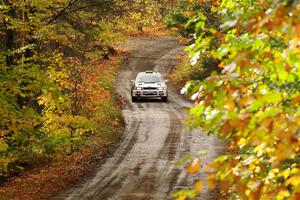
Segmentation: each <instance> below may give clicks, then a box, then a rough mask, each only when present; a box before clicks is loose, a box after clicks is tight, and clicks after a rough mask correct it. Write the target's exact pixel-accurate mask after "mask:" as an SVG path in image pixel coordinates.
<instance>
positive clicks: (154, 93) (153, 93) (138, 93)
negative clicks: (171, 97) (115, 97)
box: [131, 90, 168, 98]
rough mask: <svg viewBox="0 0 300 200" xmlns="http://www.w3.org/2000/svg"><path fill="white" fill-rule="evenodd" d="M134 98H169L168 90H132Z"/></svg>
mask: <svg viewBox="0 0 300 200" xmlns="http://www.w3.org/2000/svg"><path fill="white" fill-rule="evenodd" d="M131 96H132V97H140V98H154V97H166V96H168V92H167V90H132V92H131Z"/></svg>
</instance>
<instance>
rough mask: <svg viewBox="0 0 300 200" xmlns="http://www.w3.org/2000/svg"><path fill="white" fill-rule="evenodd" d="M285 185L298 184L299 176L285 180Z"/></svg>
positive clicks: (299, 181) (299, 183)
mask: <svg viewBox="0 0 300 200" xmlns="http://www.w3.org/2000/svg"><path fill="white" fill-rule="evenodd" d="M286 185H293V186H296V185H300V176H293V177H291V178H289V179H288V180H287V181H286Z"/></svg>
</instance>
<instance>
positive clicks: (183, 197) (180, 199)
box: [176, 196, 186, 200]
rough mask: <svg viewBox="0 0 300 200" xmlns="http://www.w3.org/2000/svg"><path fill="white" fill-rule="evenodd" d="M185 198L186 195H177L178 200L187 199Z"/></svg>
mask: <svg viewBox="0 0 300 200" xmlns="http://www.w3.org/2000/svg"><path fill="white" fill-rule="evenodd" d="M185 199H186V196H179V197H177V199H176V200H185Z"/></svg>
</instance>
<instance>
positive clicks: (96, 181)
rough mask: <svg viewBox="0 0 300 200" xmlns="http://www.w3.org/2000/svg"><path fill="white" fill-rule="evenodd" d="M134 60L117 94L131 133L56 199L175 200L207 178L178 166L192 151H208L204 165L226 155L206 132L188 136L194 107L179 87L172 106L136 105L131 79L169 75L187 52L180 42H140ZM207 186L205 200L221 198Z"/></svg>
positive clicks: (134, 45)
mask: <svg viewBox="0 0 300 200" xmlns="http://www.w3.org/2000/svg"><path fill="white" fill-rule="evenodd" d="M125 47H126V48H128V50H129V51H131V52H132V53H133V57H132V58H131V59H130V60H129V62H128V64H126V66H124V67H123V69H122V70H121V71H120V73H119V81H118V83H117V86H116V87H117V91H118V92H119V94H120V95H122V96H124V97H125V98H126V99H127V101H128V102H127V105H126V108H124V110H123V112H124V117H125V120H126V130H125V133H124V138H123V141H122V142H121V143H120V145H119V147H118V149H117V150H116V152H115V153H114V155H113V156H112V157H111V158H109V159H108V160H107V161H106V162H105V163H104V164H102V165H101V166H99V168H98V169H96V170H95V172H94V174H92V175H91V176H88V177H87V178H86V179H85V180H82V181H80V182H79V183H78V184H77V185H74V186H72V187H70V188H69V189H67V190H65V191H63V192H62V193H60V194H58V195H57V196H56V197H54V199H80V200H82V199H99V200H150V199H155V200H156V199H157V200H162V199H171V198H170V195H171V193H172V192H173V191H176V190H178V189H183V188H187V187H188V186H190V185H191V183H193V182H195V180H197V179H198V178H201V179H205V175H204V174H202V175H201V174H200V176H199V175H198V176H195V177H191V176H188V175H187V174H186V172H185V171H184V170H182V168H181V167H175V166H174V165H173V162H174V161H176V160H178V159H180V158H181V157H182V156H184V155H185V154H187V153H189V152H197V151H199V150H206V151H207V155H206V156H204V157H203V159H202V160H203V163H204V164H205V163H207V162H209V161H211V160H212V159H213V158H214V157H216V156H217V155H218V154H219V153H221V152H222V146H223V145H222V143H221V141H219V140H218V139H216V138H215V137H213V136H209V137H208V136H207V135H206V134H204V133H201V131H200V130H195V131H192V132H190V131H186V130H185V125H184V122H183V120H184V119H185V116H186V110H187V108H190V107H192V104H191V103H190V102H188V101H186V100H185V99H184V98H182V97H181V96H180V95H178V94H177V93H176V92H175V90H174V89H173V88H170V91H169V101H168V102H167V103H164V102H160V101H143V102H138V103H131V101H130V86H129V80H131V79H134V77H135V75H136V73H137V72H139V71H144V70H155V71H159V72H161V73H162V74H163V75H164V76H166V75H167V74H168V73H169V72H170V69H171V67H172V66H173V65H174V64H176V56H177V55H179V54H182V53H183V46H181V45H180V44H179V43H178V42H177V40H176V38H173V37H161V38H135V39H131V40H130V41H129V42H128V43H127V44H126V45H125ZM215 198H216V197H215V195H214V194H213V192H208V191H207V188H206V186H205V188H204V191H203V194H202V195H201V199H205V200H206V199H215Z"/></svg>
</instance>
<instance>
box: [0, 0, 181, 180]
mask: <svg viewBox="0 0 300 200" xmlns="http://www.w3.org/2000/svg"><path fill="white" fill-rule="evenodd" d="M176 3H177V1H167V0H161V1H151V0H148V1H147V0H146V1H145V0H136V1H118V0H88V1H86V0H85V1H83V0H71V1H67V0H59V1H57V0H55V1H49V0H36V1H35V0H22V1H19V0H15V1H14V0H4V1H1V2H0V41H1V42H0V50H1V51H0V66H1V68H0V116H1V120H0V155H1V157H0V176H2V177H6V176H7V175H12V174H18V173H19V172H22V171H23V170H24V168H26V167H30V166H32V165H35V164H38V163H40V162H44V161H47V160H49V159H52V158H56V157H61V156H64V155H68V154H71V153H72V152H74V151H76V150H78V149H79V148H80V145H82V144H84V143H85V141H88V140H90V137H91V136H92V135H95V134H103V131H104V132H105V131H106V132H108V130H105V129H107V128H108V127H110V128H113V127H114V126H118V124H120V123H121V113H120V109H119V108H117V106H115V105H116V104H117V103H116V95H114V92H113V82H114V78H115V75H116V74H115V71H116V69H117V68H116V67H112V69H107V67H106V68H105V67H103V66H101V64H99V62H100V61H101V60H105V59H106V60H107V59H110V57H113V56H114V54H116V53H117V52H116V50H115V49H114V47H113V45H115V44H117V43H118V42H121V41H123V40H124V39H126V37H127V36H128V35H130V34H133V33H134V32H137V31H138V32H142V31H143V29H144V28H147V27H159V26H160V24H161V23H160V22H161V21H162V18H163V17H164V16H165V15H166V14H167V13H169V11H170V10H172V8H174V7H175V6H176ZM116 65H118V63H116Z"/></svg>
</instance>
